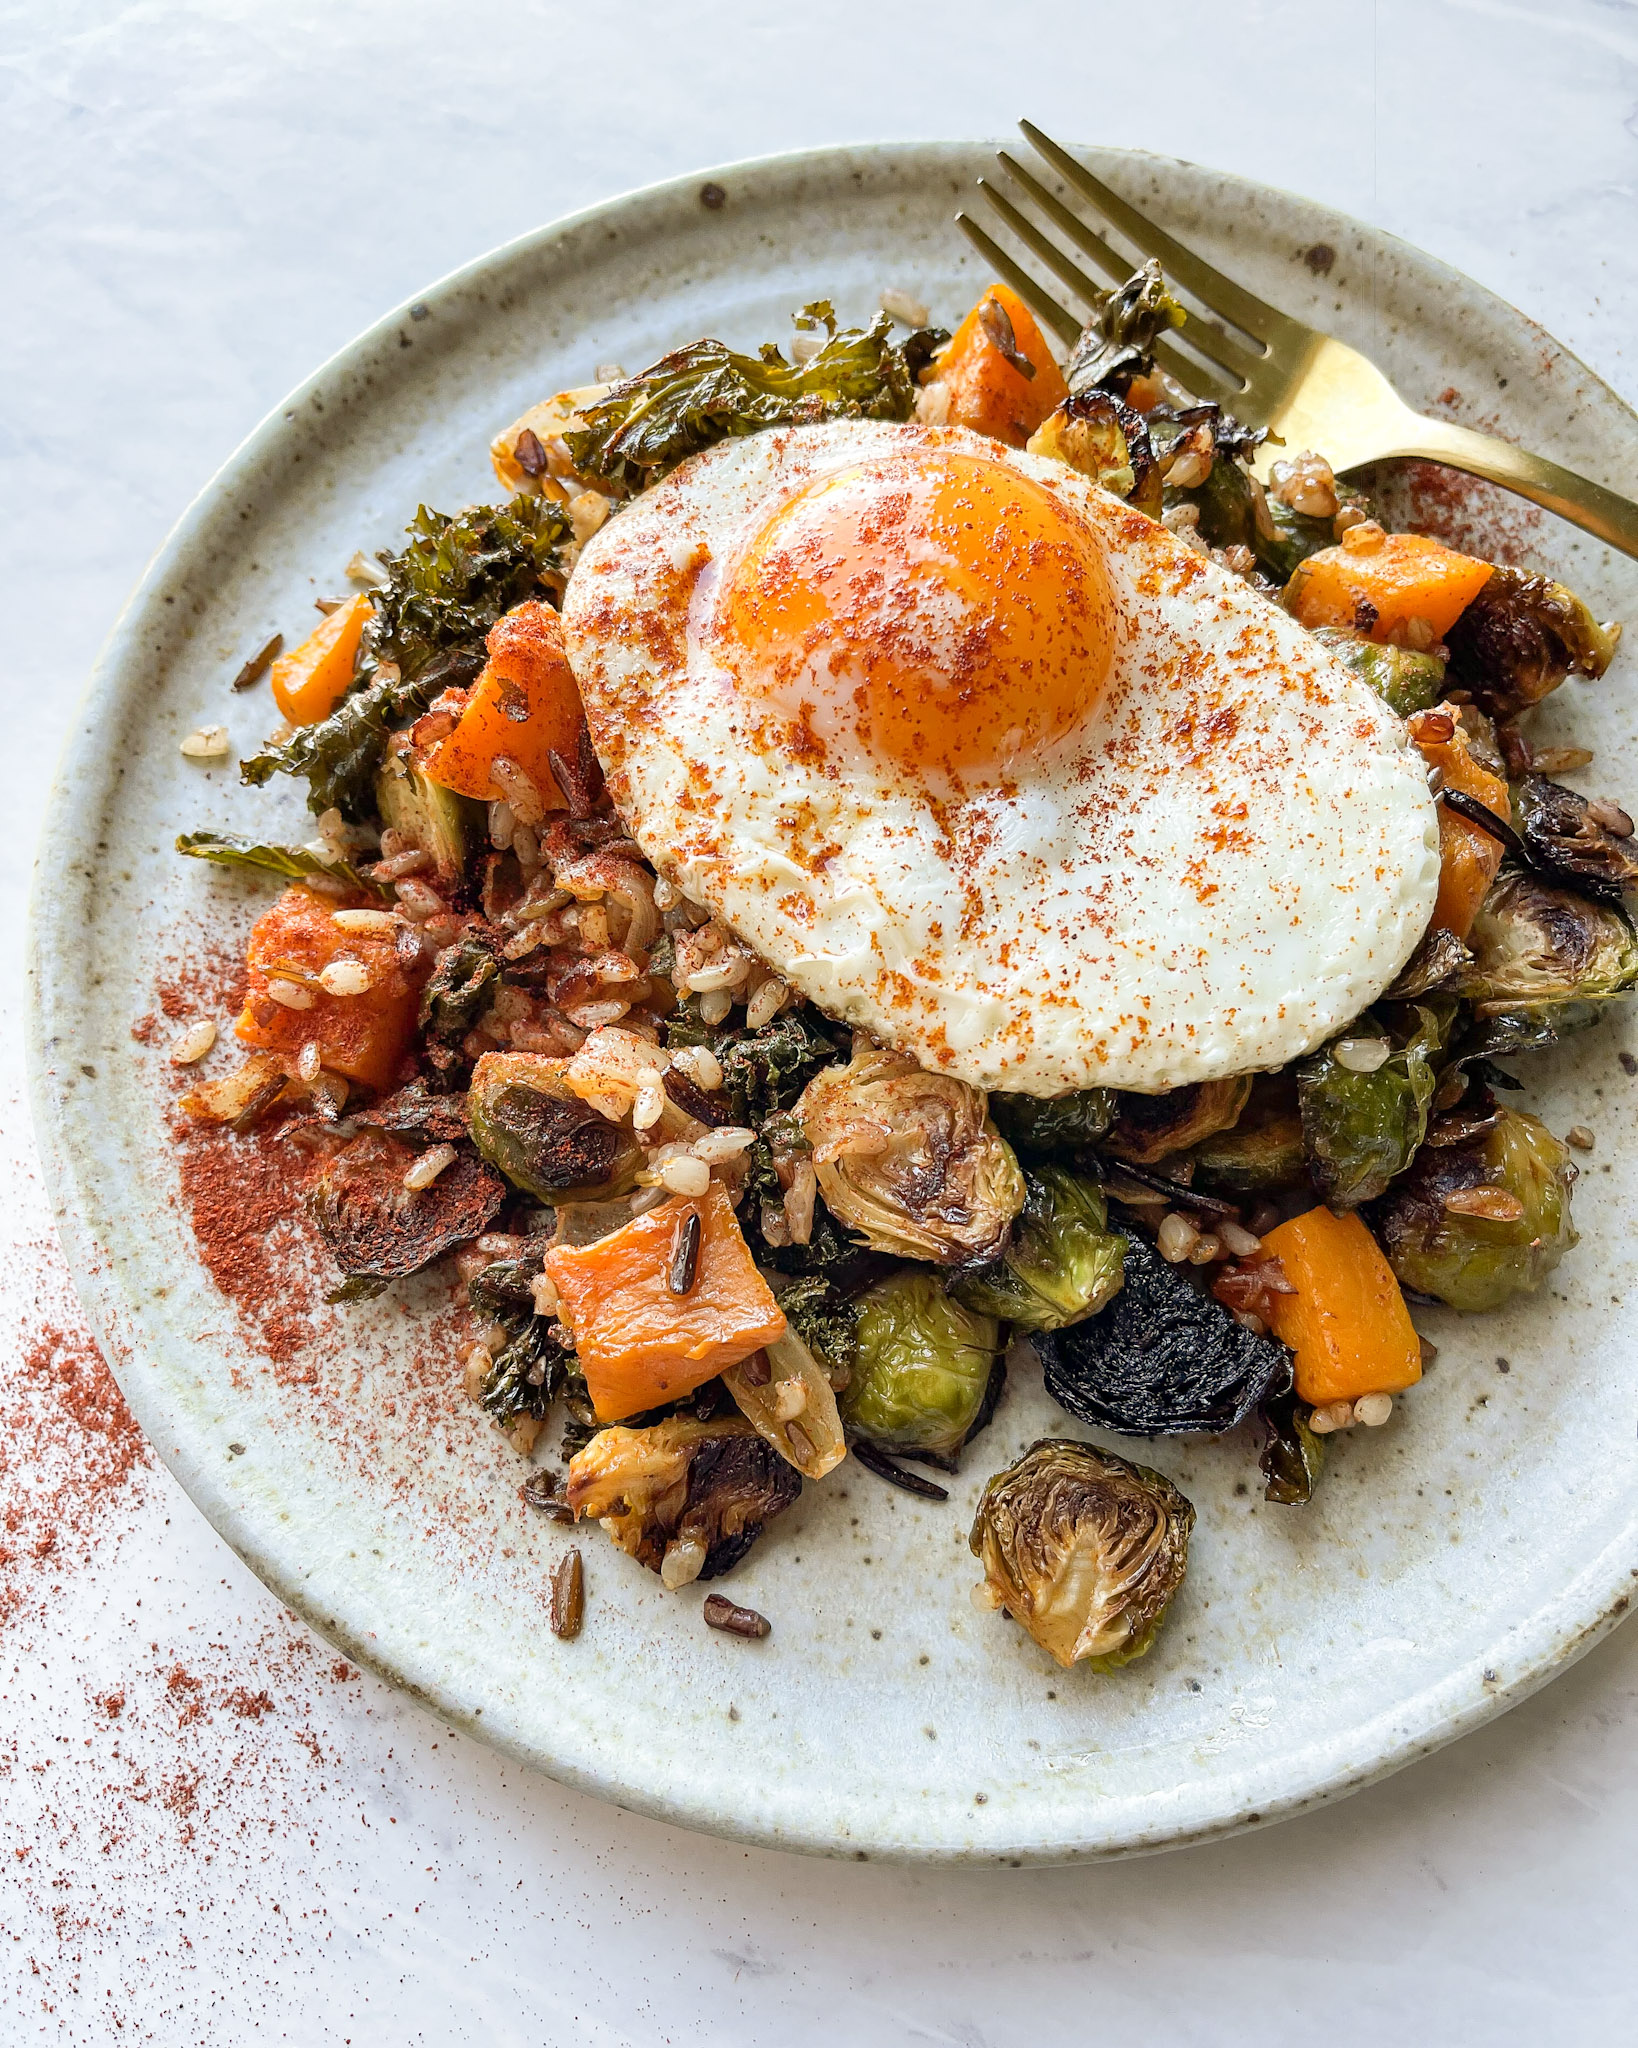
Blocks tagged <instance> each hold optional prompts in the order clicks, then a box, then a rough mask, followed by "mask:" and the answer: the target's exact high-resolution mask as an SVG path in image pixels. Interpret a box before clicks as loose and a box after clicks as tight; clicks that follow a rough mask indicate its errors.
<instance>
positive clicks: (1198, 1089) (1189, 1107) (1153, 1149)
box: [1104, 1074, 1251, 1166]
mask: <svg viewBox="0 0 1638 2048" xmlns="http://www.w3.org/2000/svg"><path fill="white" fill-rule="evenodd" d="M1250 1098H1251V1076H1250V1075H1249V1074H1236V1075H1235V1076H1234V1077H1233V1078H1232V1079H1230V1080H1227V1081H1196V1082H1194V1083H1192V1084H1191V1085H1190V1086H1189V1087H1187V1088H1173V1089H1171V1090H1170V1091H1169V1092H1168V1093H1167V1094H1165V1095H1128V1094H1126V1093H1124V1092H1123V1093H1121V1094H1118V1095H1117V1096H1116V1097H1115V1102H1116V1105H1117V1113H1116V1116H1115V1123H1114V1128H1113V1129H1112V1130H1111V1131H1110V1133H1109V1135H1108V1137H1107V1138H1106V1139H1105V1140H1104V1150H1105V1151H1106V1152H1111V1153H1113V1154H1114V1156H1115V1157H1116V1158H1117V1159H1126V1160H1130V1161H1131V1163H1132V1164H1133V1165H1134V1166H1153V1165H1154V1164H1155V1162H1156V1161H1157V1160H1160V1159H1166V1158H1169V1157H1170V1156H1171V1154H1172V1153H1174V1152H1186V1151H1187V1150H1188V1148H1189V1147H1190V1146H1191V1145H1198V1144H1199V1142H1200V1140H1201V1139H1202V1138H1207V1137H1210V1136H1211V1134H1212V1132H1213V1131H1227V1130H1232V1129H1233V1127H1234V1126H1235V1124H1237V1123H1238V1122H1239V1120H1240V1112H1241V1111H1242V1110H1243V1109H1244V1108H1245V1106H1246V1104H1247V1102H1248V1101H1249V1100H1250Z"/></svg>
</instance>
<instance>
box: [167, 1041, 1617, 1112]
mask: <svg viewBox="0 0 1638 2048" xmlns="http://www.w3.org/2000/svg"><path fill="white" fill-rule="evenodd" d="M215 1043H216V1026H215V1025H214V1024H213V1023H212V1022H211V1020H210V1019H209V1018H208V1017H201V1018H200V1019H199V1021H198V1023H197V1024H190V1025H189V1026H188V1028H187V1030H186V1031H184V1032H183V1034H182V1036H181V1037H180V1038H179V1039H178V1040H177V1041H176V1043H175V1045H173V1046H172V1047H171V1064H172V1065H173V1066H177V1067H191V1066H192V1065H193V1063H194V1061H195V1060H202V1059H203V1058H204V1057H205V1055H206V1053H208V1052H209V1051H210V1049H211V1047H212V1046H213V1045H214V1044H215ZM1588 1142H1589V1143H1590V1142H1591V1134H1590V1133H1589V1135H1588Z"/></svg>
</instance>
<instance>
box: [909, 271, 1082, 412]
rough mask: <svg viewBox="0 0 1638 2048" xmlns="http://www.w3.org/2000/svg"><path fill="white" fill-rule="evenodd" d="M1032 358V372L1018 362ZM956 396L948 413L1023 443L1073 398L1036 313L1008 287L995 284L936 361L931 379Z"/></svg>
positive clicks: (1030, 360) (951, 397) (1030, 363)
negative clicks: (1046, 419) (1024, 368)
mask: <svg viewBox="0 0 1638 2048" xmlns="http://www.w3.org/2000/svg"><path fill="white" fill-rule="evenodd" d="M1020 361H1023V362H1025V363H1028V364H1029V366H1030V370H1031V372H1033V374H1027V373H1026V372H1025V371H1024V370H1022V369H1020V368H1019V367H1018V364H1019V362H1020ZM930 381H931V382H933V383H937V384H942V385H943V386H944V387H945V389H946V390H947V391H948V392H949V394H950V403H949V410H948V412H947V413H946V414H945V415H944V417H945V419H946V421H947V422H948V424H949V425H950V426H952V427H970V428H971V429H972V430H973V432H974V433H975V434H988V435H990V436H991V438H992V439H994V440H997V441H1005V442H1006V443H1007V444H1008V446H1009V447H1012V448H1022V447H1023V445H1024V443H1025V442H1026V441H1027V440H1028V439H1029V437H1030V435H1031V434H1033V433H1034V432H1035V429H1036V428H1037V427H1038V426H1039V425H1040V424H1041V422H1042V420H1044V419H1045V418H1046V416H1047V414H1048V413H1050V412H1056V411H1057V409H1058V407H1059V406H1060V405H1062V404H1063V402H1064V400H1065V399H1066V398H1067V397H1068V396H1069V386H1068V385H1067V384H1065V382H1064V378H1063V372H1062V371H1061V370H1060V369H1059V368H1058V365H1057V363H1056V361H1055V360H1054V358H1053V354H1052V351H1051V349H1049V348H1048V347H1047V345H1046V337H1045V336H1044V335H1043V334H1042V332H1041V330H1040V328H1039V327H1038V326H1037V325H1036V324H1035V315H1034V314H1033V313H1032V312H1031V311H1030V309H1029V308H1028V306H1026V305H1025V304H1024V302H1023V300H1022V299H1021V298H1019V296H1018V294H1017V293H1016V292H1015V291H1013V290H1012V288H1011V287H1010V286H1009V285H1004V284H992V285H991V286H990V288H989V290H988V291H987V292H986V293H985V294H984V296H983V297H982V298H981V299H980V300H979V302H978V304H977V305H976V306H974V308H973V309H972V311H971V312H970V313H969V314H968V315H967V317H966V319H965V320H963V321H962V323H961V325H960V326H959V327H958V328H957V329H956V331H955V333H954V334H953V335H952V336H951V337H950V340H949V343H948V344H947V346H946V347H945V348H944V349H942V350H941V351H940V353H939V355H938V356H937V357H936V359H935V360H934V364H933V375H932V378H931V380H930Z"/></svg>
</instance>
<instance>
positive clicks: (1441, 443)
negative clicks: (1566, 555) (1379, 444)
mask: <svg viewBox="0 0 1638 2048" xmlns="http://www.w3.org/2000/svg"><path fill="white" fill-rule="evenodd" d="M1381 456H1382V457H1383V458H1391V457H1394V456H1404V457H1411V458H1415V459H1420V460H1422V461H1426V462H1443V463H1446V464H1448V465H1449V466H1450V468H1452V469H1462V470H1466V471H1467V472H1468V474H1469V475H1470V476H1482V477H1485V478H1487V479H1488V480H1489V481H1490V482H1491V483H1493V484H1500V485H1501V486H1502V487H1503V489H1505V490H1509V491H1517V492H1518V494H1519V496H1520V497H1521V498H1529V499H1531V500H1532V501H1533V502H1534V503H1535V504H1537V505H1544V506H1545V507H1546V508H1547V510H1548V511H1549V512H1556V513H1557V514H1558V516H1559V517H1560V518H1561V519H1568V520H1570V521H1571V522H1572V523H1573V524H1575V525H1576V526H1580V527H1584V528H1585V529H1586V531H1587V532H1588V533H1592V534H1596V535H1597V536H1598V538H1599V539H1600V540H1601V541H1607V542H1608V543H1609V545H1610V546H1611V547H1612V548H1619V549H1620V550H1621V552H1622V553H1623V554H1625V555H1638V505H1635V504H1634V503H1633V502H1632V500H1631V499H1630V498H1623V497H1622V496H1621V495H1620V493H1619V492H1617V491H1609V490H1606V489H1605V488H1604V486H1603V485H1602V484H1595V483H1593V482H1592V481H1591V479H1590V478H1588V477H1584V476H1577V475H1576V473H1575V471H1574V470H1573V469H1565V468H1564V467H1563V466H1562V464H1560V463H1557V462H1549V461H1548V460H1547V458H1546V456H1544V455H1531V454H1530V453H1529V452H1528V451H1527V450H1526V449H1523V448H1515V447H1514V446H1513V444H1512V442H1511V441H1499V440H1497V439H1496V437H1495V436H1494V435H1493V434H1477V433H1475V432H1474V431H1473V429H1472V428H1471V427H1458V426H1454V425H1453V424H1452V423H1451V422H1450V421H1448V420H1430V419H1428V418H1427V417H1426V415H1425V414H1422V413H1414V412H1410V411H1409V410H1408V409H1407V411H1406V414H1405V419H1404V438H1403V440H1402V441H1400V440H1397V439H1396V443H1395V445H1394V446H1393V447H1391V448H1384V449H1383V450H1382V451H1381Z"/></svg>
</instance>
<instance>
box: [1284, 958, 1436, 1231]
mask: <svg viewBox="0 0 1638 2048" xmlns="http://www.w3.org/2000/svg"><path fill="white" fill-rule="evenodd" d="M1454 1015H1455V1004H1454V1003H1452V1002H1451V1001H1450V1000H1449V999H1448V998H1441V999H1437V1001H1436V1002H1430V1003H1418V1004H1417V1005H1416V1006H1415V1009H1414V1011H1413V1013H1412V1020H1411V1024H1410V1029H1409V1031H1408V1032H1405V1033H1401V1034H1398V1035H1397V1038H1396V1037H1394V1036H1390V1035H1389V1033H1388V1031H1387V1028H1386V1026H1385V1025H1384V1024H1382V1023H1381V1022H1380V1021H1379V1020H1378V1019H1377V1018H1376V1017H1375V1016H1374V1015H1373V1013H1372V1012H1371V1011H1369V1010H1367V1011H1366V1013H1365V1015H1364V1016H1363V1017H1360V1018H1358V1019H1357V1020H1356V1021H1355V1022H1354V1023H1353V1024H1351V1025H1350V1026H1349V1027H1348V1029H1347V1030H1346V1031H1345V1032H1343V1034H1342V1035H1341V1037H1339V1038H1334V1039H1332V1040H1331V1042H1330V1044H1329V1045H1323V1046H1321V1047H1320V1049H1319V1051H1318V1052H1316V1053H1311V1054H1310V1055H1309V1057H1308V1058H1307V1059H1305V1060H1304V1061H1303V1062H1302V1064H1301V1065H1300V1066H1299V1067H1298V1069H1297V1100H1298V1102H1299V1104H1300V1106H1301V1110H1302V1132H1303V1142H1304V1144H1305V1146H1306V1147H1307V1151H1308V1172H1309V1176H1310V1178H1311V1179H1312V1180H1313V1183H1314V1186H1315V1187H1316V1188H1317V1189H1318V1190H1319V1192H1320V1193H1321V1194H1322V1195H1323V1196H1324V1197H1325V1200H1326V1202H1327V1203H1328V1204H1329V1205H1330V1207H1331V1208H1333V1209H1357V1208H1358V1207H1359V1205H1360V1203H1361V1202H1369V1201H1374V1200H1375V1198H1376V1197H1377V1196H1378V1195H1379V1194H1381V1192H1382V1190H1383V1189H1384V1188H1385V1187H1386V1186H1387V1185H1388V1183H1389V1181H1391V1180H1392V1179H1393V1177H1394V1175H1395V1174H1397V1173H1403V1172H1404V1170H1405V1168H1406V1167H1407V1166H1409V1165H1410V1163H1411V1160H1412V1159H1413V1158H1414V1157H1415V1154H1416V1148H1417V1146H1418V1145H1420V1144H1421V1142H1422V1139H1423V1137H1424V1135H1425V1134H1426V1131H1427V1127H1428V1104H1429V1103H1430V1102H1431V1101H1432V1100H1433V1091H1434V1089H1435V1087H1436V1086H1437V1085H1438V1059H1439V1054H1440V1052H1441V1050H1442V1049H1443V1046H1444V1043H1445V1039H1446V1038H1447V1036H1448V1035H1449V1032H1450V1026H1451V1022H1452V1019H1453V1017H1454ZM1373 1042H1374V1043H1376V1044H1387V1045H1392V1046H1393V1047H1394V1050H1393V1051H1392V1052H1391V1053H1390V1054H1389V1056H1388V1058H1387V1059H1386V1060H1384V1061H1383V1063H1382V1064H1381V1065H1380V1066H1377V1067H1374V1068H1372V1069H1371V1070H1370V1071H1369V1072H1363V1073H1362V1072H1360V1071H1359V1070H1358V1068H1356V1067H1350V1066H1348V1065H1346V1064H1345V1063H1344V1061H1343V1059H1342V1058H1341V1057H1339V1053H1340V1052H1341V1051H1342V1050H1345V1049H1346V1048H1349V1047H1350V1046H1356V1047H1357V1046H1361V1045H1365V1046H1369V1045H1371V1044H1372V1043H1373Z"/></svg>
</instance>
